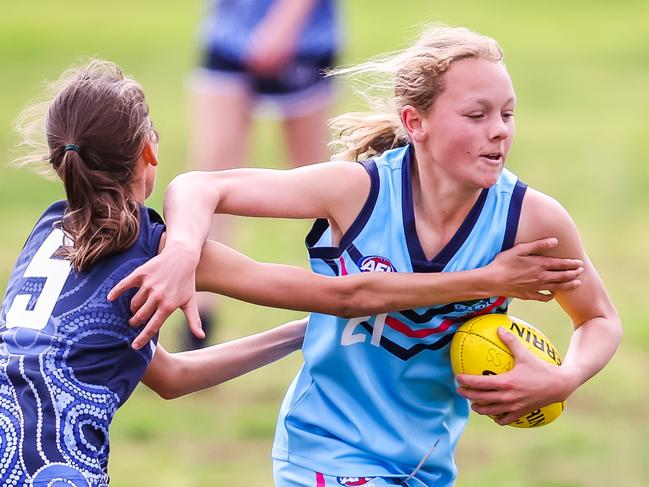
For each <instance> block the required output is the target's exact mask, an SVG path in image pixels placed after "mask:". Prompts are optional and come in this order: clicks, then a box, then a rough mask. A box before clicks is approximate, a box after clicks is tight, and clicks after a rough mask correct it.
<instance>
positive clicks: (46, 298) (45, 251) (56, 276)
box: [6, 228, 70, 330]
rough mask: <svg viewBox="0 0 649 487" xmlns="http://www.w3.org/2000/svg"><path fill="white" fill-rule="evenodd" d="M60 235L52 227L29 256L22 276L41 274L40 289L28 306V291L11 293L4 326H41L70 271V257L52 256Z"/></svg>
mask: <svg viewBox="0 0 649 487" xmlns="http://www.w3.org/2000/svg"><path fill="white" fill-rule="evenodd" d="M63 239H64V234H63V231H62V230H60V229H58V228H57V229H54V230H53V231H52V233H50V235H49V236H48V237H47V238H46V239H45V241H44V242H43V244H42V245H41V246H40V248H39V249H38V251H37V252H36V254H35V255H34V257H33V258H32V261H31V262H30V263H29V265H28V266H27V269H26V270H25V273H24V274H23V278H24V279H28V278H30V277H31V278H41V279H43V278H44V279H45V282H44V284H43V289H42V290H41V292H40V295H39V296H37V297H36V304H35V305H31V306H30V302H31V301H32V297H33V296H32V295H31V294H25V293H20V294H17V295H16V296H15V297H14V300H13V302H12V303H11V306H10V308H9V311H8V312H7V318H6V321H7V325H6V326H7V328H14V327H22V328H31V329H33V330H42V329H43V328H45V326H46V325H47V322H48V320H49V319H50V316H51V315H52V311H53V310H54V306H55V305H56V302H57V301H58V299H59V296H60V295H61V291H62V290H63V286H64V285H65V281H66V280H67V279H68V275H69V274H70V261H68V260H66V259H61V258H56V257H54V255H55V253H56V251H57V250H59V249H60V248H61V246H62V245H63Z"/></svg>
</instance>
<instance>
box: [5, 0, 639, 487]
mask: <svg viewBox="0 0 649 487" xmlns="http://www.w3.org/2000/svg"><path fill="white" fill-rule="evenodd" d="M342 7H343V11H344V17H345V19H346V23H347V31H348V40H347V49H346V52H345V55H344V58H343V60H342V61H343V63H345V64H347V63H354V62H358V61H361V60H364V59H366V58H367V57H368V56H371V55H375V54H378V53H381V52H384V51H387V50H393V49H396V48H399V47H402V46H403V45H404V43H406V42H407V41H408V40H409V39H411V38H413V36H414V35H415V34H416V32H417V31H418V30H419V29H418V26H421V25H422V24H423V23H424V22H427V21H441V22H445V23H448V24H451V25H465V26H468V27H470V28H473V29H475V30H478V31H481V32H483V33H485V34H489V35H492V36H494V37H495V38H496V39H498V40H499V41H500V43H501V45H502V46H503V48H504V49H505V52H506V60H507V64H508V67H509V69H510V72H511V74H512V77H513V79H514V84H515V87H516V89H517V93H518V109H517V115H516V117H517V127H518V135H517V142H516V143H515V144H514V148H513V151H512V153H511V155H510V158H509V166H510V168H512V169H513V170H514V171H515V172H516V173H518V174H519V175H520V176H521V177H522V178H523V179H524V180H525V181H526V182H528V183H530V184H531V185H533V186H534V187H536V188H538V189H541V190H543V191H545V192H547V193H549V194H551V195H553V196H554V197H556V198H557V199H559V200H560V201H561V202H562V203H563V204H564V206H566V208H567V209H568V210H569V211H570V213H571V214H572V215H573V217H574V219H575V220H576V222H577V224H578V226H579V228H580V230H581V232H582V237H583V240H584V244H585V246H586V248H587V249H588V251H589V254H590V257H591V259H592V260H593V261H594V263H595V265H596V266H597V267H598V269H599V271H600V273H601V275H602V277H603V279H604V281H605V282H606V283H607V285H608V289H609V291H610V293H611V295H612V297H613V300H614V302H615V303H616V305H617V307H618V309H619V311H620V314H621V316H622V318H623V323H624V325H625V337H624V341H623V344H622V346H621V348H620V350H619V352H618V354H617V355H616V357H615V358H614V360H613V362H612V363H611V364H610V366H609V367H608V368H607V369H606V370H605V371H604V372H602V373H601V374H600V375H598V376H597V377H596V378H595V379H593V380H592V381H590V382H589V383H587V384H586V385H584V386H583V387H582V388H581V389H580V390H579V391H578V392H577V393H576V394H575V395H574V396H573V397H572V398H571V399H570V400H569V402H568V406H567V411H566V413H565V414H564V416H563V417H562V418H560V420H558V421H557V422H556V423H554V424H552V425H550V426H548V427H546V428H543V429H540V430H532V431H526V430H516V429H513V428H499V427H497V426H496V425H494V424H493V423H492V422H491V421H489V420H487V419H484V418H482V417H477V416H474V417H472V418H471V421H470V422H469V425H468V428H467V431H466V433H465V435H464V437H463V438H462V440H461V441H460V446H459V450H458V457H457V459H458V464H459V469H460V474H459V477H458V482H457V485H458V486H459V487H478V486H480V487H484V486H496V487H521V486H529V487H600V486H601V487H604V486H607V487H608V486H611V485H617V486H620V487H621V486H624V487H642V486H647V485H649V421H648V420H647V413H648V412H649V387H647V385H648V381H647V372H646V371H647V370H649V321H648V320H647V318H646V317H647V315H649V300H648V299H647V296H648V295H649V279H647V273H648V271H649V253H648V252H647V251H646V248H647V244H646V242H647V240H649V191H648V188H649V169H648V168H647V163H646V159H647V153H649V122H648V120H647V113H649V94H648V93H649V90H648V87H649V30H648V29H647V28H646V23H647V19H649V3H647V2H646V1H644V0H620V1H617V2H612V1H607V0H590V1H586V0H565V1H559V0H548V1H545V2H518V1H514V0H511V1H510V0H496V1H491V2H484V1H478V0H473V1H469V0H461V1H456V2H436V1H430V0H429V1H425V0H417V1H416V0H407V1H405V2H392V1H388V0H375V1H369V0H347V1H343V2H342ZM202 8H203V5H202V4H200V3H199V2H181V1H179V0H173V1H166V2H164V1H163V2H160V1H153V0H140V1H138V2H127V1H125V0H115V1H113V2H111V3H110V4H109V5H106V4H99V3H97V2H82V1H80V0H59V1H57V2H52V1H45V0H26V1H23V2H6V3H5V4H4V5H3V9H2V10H3V14H2V16H0V66H1V68H0V159H2V160H3V161H9V160H10V159H11V158H12V157H13V156H14V155H15V153H14V152H13V147H14V145H15V136H14V134H13V132H12V123H13V121H14V119H15V118H16V116H17V114H18V113H19V111H20V109H21V108H22V107H23V106H24V105H25V104H27V103H28V102H29V101H30V100H32V99H34V98H35V97H37V96H38V95H39V94H40V92H41V87H42V81H43V80H46V79H53V78H55V77H57V76H58V74H59V73H60V71H62V70H63V69H64V68H66V67H68V66H69V65H71V64H74V63H76V62H78V61H80V60H84V59H87V58H88V57H90V56H98V57H104V58H108V59H110V60H113V61H115V62H117V63H118V64H119V65H121V66H122V67H123V68H124V69H125V70H126V71H127V72H128V73H130V74H132V75H133V76H134V77H136V78H137V79H138V80H139V81H140V82H141V83H142V84H143V86H144V88H145V90H146V92H147V94H148V98H149V103H150V105H151V112H152V116H153V118H154V120H155V122H156V125H157V126H158V128H159V130H160V133H161V146H160V150H161V168H160V173H159V179H158V187H157V189H156V191H155V193H154V195H153V196H152V198H151V200H150V201H149V204H150V205H151V206H153V207H156V208H160V207H161V198H162V195H163V191H164V187H165V186H166V184H167V183H168V182H169V181H170V179H171V178H172V177H173V175H175V174H176V173H178V172H179V171H181V170H183V168H184V166H185V154H186V141H187V123H186V90H185V85H184V83H185V79H186V76H187V74H188V73H189V72H190V71H191V69H192V67H193V66H194V65H195V63H196V60H197V58H198V51H197V48H196V42H195V40H196V34H195V27H196V22H197V20H198V18H199V16H200V15H201V9H202ZM349 108H354V109H356V108H359V105H358V103H357V102H356V101H354V100H353V99H352V97H351V96H350V94H349V93H348V92H347V91H343V92H342V96H341V101H340V103H339V106H338V109H337V111H342V110H347V109H349ZM255 130H256V131H255V137H254V138H255V140H256V144H255V147H254V150H253V152H252V154H251V164H255V165H273V166H275V165H278V166H279V165H281V163H282V161H283V160H284V159H285V156H284V152H283V149H282V147H281V134H280V133H279V131H278V130H277V128H276V127H275V126H274V125H273V124H272V123H271V122H268V121H261V122H260V123H259V124H258V125H257V126H256V129H255ZM61 195H62V191H61V188H60V187H59V185H58V184H57V183H54V182H51V181H46V180H44V179H42V178H40V177H38V176H36V175H34V174H32V173H31V172H29V171H27V170H24V169H23V170H17V169H15V168H11V167H6V166H4V165H0V221H1V222H2V226H3V231H2V236H1V237H0V283H1V284H0V289H4V282H6V278H7V277H8V273H9V271H10V269H11V266H12V265H13V261H14V259H15V257H16V255H17V253H18V251H19V250H20V247H21V246H22V243H23V241H24V239H25V237H26V235H27V232H28V231H29V230H30V228H31V226H32V224H33V222H34V220H35V219H36V218H37V217H38V215H39V214H40V212H41V211H42V209H43V208H44V207H45V206H46V205H47V204H48V203H49V202H50V201H52V200H53V199H55V198H59V197H61ZM308 226H309V224H308V222H284V221H262V220H255V219H246V220H242V221H241V222H240V224H239V225H238V228H237V230H238V232H237V233H238V236H237V242H236V246H237V247H238V248H239V249H241V250H243V251H245V252H247V253H248V254H249V255H251V256H253V257H255V258H258V259H264V260H271V261H279V262H286V263H295V264H299V265H306V259H305V253H304V250H303V247H302V243H301V242H302V238H303V235H304V234H305V232H306V230H307V228H308ZM512 312H513V314H517V315H520V316H522V317H524V318H525V319H527V320H529V321H531V322H532V323H535V324H536V325H538V326H539V327H540V328H542V329H543V330H544V331H545V332H546V333H547V334H549V335H550V336H551V337H552V338H553V341H554V342H555V344H556V345H557V346H559V347H560V348H561V349H563V350H565V348H566V345H567V340H568V337H569V333H570V323H569V322H568V321H567V320H566V318H565V317H564V316H563V314H562V312H561V310H560V309H559V308H558V307H557V306H556V305H555V304H538V303H535V304H530V303H516V304H515V305H514V307H513V309H512ZM295 316H299V315H296V314H294V313H290V312H285V311H279V310H268V309H265V308H260V307H255V306H250V305H246V304H242V303H238V302H234V301H232V300H224V301H223V313H222V316H221V320H222V323H221V325H222V326H221V327H220V329H219V336H218V337H217V339H218V340H225V339H230V338H233V337H236V336H240V335H242V334H247V333H252V332H254V331H259V330H262V329H264V328H267V327H269V326H271V325H273V324H275V323H280V322H282V321H285V320H287V319H291V318H293V317H295ZM176 318H178V317H176ZM179 326H180V324H179V320H178V319H175V320H173V321H171V322H170V323H168V325H167V327H166V329H165V330H164V332H163V336H162V342H163V343H165V345H167V346H168V347H169V348H171V349H174V348H176V347H177V343H176V342H177V335H178V333H177V331H178V327H179ZM300 360H301V357H300V356H299V354H294V356H292V357H290V358H289V359H286V360H284V361H282V362H280V363H277V364H274V365H272V366H269V367H267V368H265V369H263V370H260V371H257V372H255V373H252V374H249V375H248V376H246V377H243V378H240V379H238V380H235V381H233V382H231V383H229V384H225V385H224V386H222V387H219V388H218V389H215V390H212V391H207V392H204V393H200V394H195V395H193V396H191V397H187V398H183V399H179V400H176V401H170V402H165V401H162V400H161V399H159V398H157V396H155V395H154V394H153V393H151V392H150V391H149V390H147V389H146V388H145V387H142V388H140V389H139V390H138V391H136V393H135V395H134V396H133V398H132V399H131V400H130V401H129V402H128V404H127V405H126V406H125V407H124V408H123V409H122V410H120V412H119V413H118V415H117V419H116V421H115V423H114V426H113V428H112V453H111V462H110V473H111V477H112V482H111V485H114V486H118V487H119V486H135V485H137V486H160V487H162V486H221V485H235V486H240V485H246V486H268V485H271V484H272V477H271V461H270V448H271V443H272V436H273V431H274V424H275V418H276V414H277V410H278V407H279V404H280V402H281V399H282V397H283V393H284V390H285V388H286V387H287V385H288V384H289V382H290V380H291V378H292V376H293V374H294V373H295V371H296V370H297V368H298V367H299V365H300Z"/></svg>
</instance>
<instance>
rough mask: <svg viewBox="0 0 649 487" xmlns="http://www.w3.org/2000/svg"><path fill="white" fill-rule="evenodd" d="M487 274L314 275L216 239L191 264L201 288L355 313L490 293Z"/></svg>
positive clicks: (255, 300)
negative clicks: (258, 257)
mask: <svg viewBox="0 0 649 487" xmlns="http://www.w3.org/2000/svg"><path fill="white" fill-rule="evenodd" d="M492 280H493V279H492V273H490V272H489V271H488V270H487V269H476V270H471V271H465V272H455V273H421V274H416V273H379V272H376V273H361V274H354V275H349V276H343V277H330V276H323V275H319V274H315V273H313V272H310V271H307V270H305V269H302V268H299V267H293V266H287V265H281V264H263V263H259V262H256V261H254V260H252V259H250V258H248V257H246V256H245V255H243V254H241V253H239V252H237V251H235V250H234V249H231V248H229V247H226V246H224V245H222V244H219V243H217V242H211V241H209V242H207V243H206V244H205V247H204V249H203V254H202V256H201V262H200V265H199V267H198V269H197V274H196V285H197V289H198V290H201V291H211V292H216V293H220V294H224V295H227V296H230V297H233V298H235V299H239V300H243V301H248V302H252V303H255V304H260V305H263V306H272V307H278V308H287V309H294V310H300V311H313V312H320V313H326V314H333V315H336V316H342V317H356V316H365V315H370V314H377V313H384V312H389V311H396V310H400V309H408V308H416V307H421V306H431V305H435V304H443V303H448V302H454V301H462V300H466V299H477V298H482V297H486V296H490V295H492V294H491V293H493V291H494V289H493V288H494V287H495V285H494V284H493V283H492V282H491V281H492Z"/></svg>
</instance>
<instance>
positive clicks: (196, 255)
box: [162, 235, 202, 267]
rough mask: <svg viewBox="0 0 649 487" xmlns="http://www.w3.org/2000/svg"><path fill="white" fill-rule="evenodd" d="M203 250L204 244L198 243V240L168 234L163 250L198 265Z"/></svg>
mask: <svg viewBox="0 0 649 487" xmlns="http://www.w3.org/2000/svg"><path fill="white" fill-rule="evenodd" d="M201 250H202V246H200V245H198V243H197V241H196V240H192V239H188V238H183V237H174V236H171V235H168V236H167V241H166V243H165V247H164V249H163V250H162V251H163V252H164V253H167V254H173V255H174V257H175V258H177V259H179V260H183V261H185V262H189V263H191V264H193V265H194V267H196V266H198V263H199V261H200V259H201Z"/></svg>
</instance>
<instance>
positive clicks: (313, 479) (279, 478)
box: [273, 459, 426, 487]
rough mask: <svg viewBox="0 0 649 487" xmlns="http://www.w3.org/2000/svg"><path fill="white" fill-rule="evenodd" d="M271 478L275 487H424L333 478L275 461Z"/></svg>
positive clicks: (403, 481)
mask: <svg viewBox="0 0 649 487" xmlns="http://www.w3.org/2000/svg"><path fill="white" fill-rule="evenodd" d="M359 470H360V469H359ZM273 477H274V480H275V487H341V486H342V487H356V486H358V487H385V486H391V487H394V486H399V485H400V486H403V487H426V485H425V484H424V483H423V482H421V481H420V480H418V479H416V478H412V479H408V480H407V479H406V477H334V476H330V475H324V474H322V473H319V472H314V471H312V470H308V469H306V468H303V467H299V466H297V465H295V464H293V463H289V462H284V461H282V460H275V459H274V460H273Z"/></svg>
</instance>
